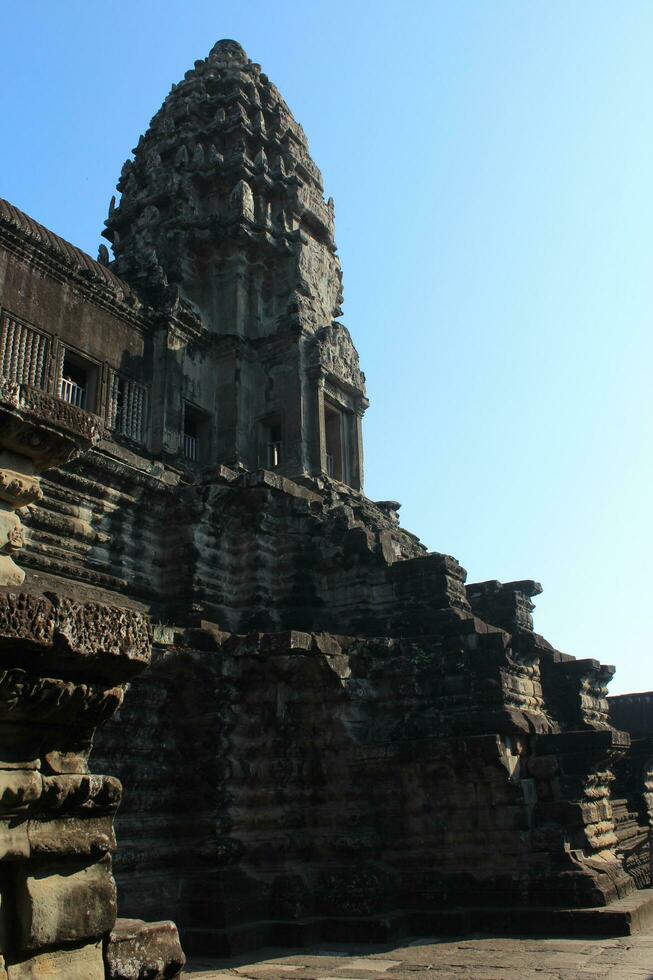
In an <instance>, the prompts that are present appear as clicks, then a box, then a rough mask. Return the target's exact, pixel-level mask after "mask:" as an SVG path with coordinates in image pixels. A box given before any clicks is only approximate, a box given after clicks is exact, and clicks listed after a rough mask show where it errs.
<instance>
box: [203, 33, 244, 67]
mask: <svg viewBox="0 0 653 980" xmlns="http://www.w3.org/2000/svg"><path fill="white" fill-rule="evenodd" d="M209 61H211V62H212V63H213V64H219V65H246V64H247V62H248V61H249V59H248V57H247V55H246V54H245V52H244V50H243V49H242V48H241V46H240V44H239V43H238V41H232V40H231V38H228V37H225V38H222V40H221V41H218V42H217V43H216V44H214V45H213V47H212V48H211V52H210V54H209Z"/></svg>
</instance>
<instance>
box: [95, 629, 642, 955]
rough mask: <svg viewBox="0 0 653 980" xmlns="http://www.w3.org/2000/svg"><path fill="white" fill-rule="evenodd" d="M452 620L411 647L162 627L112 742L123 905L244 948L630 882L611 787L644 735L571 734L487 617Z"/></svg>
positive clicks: (103, 752)
mask: <svg viewBox="0 0 653 980" xmlns="http://www.w3.org/2000/svg"><path fill="white" fill-rule="evenodd" d="M440 621H441V629H440V631H439V634H438V636H437V638H436V637H435V636H430V637H425V638H423V639H420V640H403V641H400V640H388V639H386V640H369V639H363V638H354V637H342V636H339V637H335V636H329V635H326V634H312V635H311V634H305V633H297V632H293V633H289V634H288V633H286V634H252V635H249V636H234V635H229V634H224V633H221V632H219V631H216V630H215V628H212V627H210V626H206V627H205V628H204V629H202V630H198V629H196V630H185V631H173V630H169V631H167V635H166V633H165V632H163V631H160V634H159V636H160V639H161V640H166V641H167V645H166V646H165V647H159V648H158V649H157V650H155V654H154V663H153V668H152V671H151V672H150V673H149V674H148V675H147V677H146V678H143V679H142V680H137V681H135V682H134V684H133V686H132V691H131V693H130V698H129V700H128V701H127V702H126V704H125V706H124V707H123V709H122V711H121V715H120V718H119V720H118V721H117V722H116V723H114V724H111V725H109V726H107V728H106V729H105V731H104V733H103V736H102V738H101V740H100V742H99V745H98V750H97V751H98V752H99V753H100V760H101V765H103V766H105V767H108V766H111V767H113V768H116V767H117V769H118V771H120V773H121V777H122V778H123V780H124V782H125V795H126V799H127V804H126V806H125V809H124V810H123V813H122V815H121V817H120V820H119V824H118V827H119V838H120V842H121V847H120V852H119V855H118V857H117V864H116V868H117V872H116V873H117V877H118V883H119V894H120V898H121V903H122V907H123V908H124V909H125V910H126V911H127V912H130V911H132V910H135V909H140V910H141V911H145V912H146V914H147V915H148V916H151V917H152V916H154V917H158V916H159V915H160V914H161V909H162V908H163V907H165V908H167V909H168V910H169V914H172V915H174V917H175V919H176V921H177V922H178V924H179V925H180V927H181V929H182V933H183V936H184V941H185V943H186V944H187V946H188V948H190V949H196V950H202V949H203V950H215V949H217V948H221V949H224V950H233V949H237V948H239V947H241V946H243V945H252V944H256V943H262V942H267V941H269V940H270V939H271V938H275V937H276V938H277V939H279V938H283V937H286V939H294V940H297V939H301V937H302V936H305V935H311V934H312V933H311V930H313V932H315V930H317V933H318V934H319V933H320V932H321V934H323V935H328V934H332V935H335V934H339V935H340V936H342V935H361V936H362V935H367V936H368V938H371V937H373V936H374V935H375V930H378V929H379V928H380V926H379V921H380V920H381V919H382V918H383V917H384V916H387V915H392V914H395V915H396V914H399V913H400V912H402V911H404V912H405V911H406V910H421V911H423V912H430V913H434V912H435V913H446V912H447V911H448V910H450V909H451V908H452V907H455V906H460V905H469V904H472V905H483V904H488V905H495V906H496V905H502V906H510V905H514V906H519V905H524V904H530V905H533V906H538V905H560V904H563V905H564V904H566V905H572V906H573V905H581V906H590V905H600V904H605V903H606V902H609V901H611V900H612V899H614V898H616V897H618V896H622V895H625V894H628V892H629V891H631V890H632V888H633V887H634V884H633V880H632V879H631V878H630V877H629V876H628V875H627V874H626V873H625V871H624V870H623V867H622V864H621V861H620V859H619V857H618V856H617V855H616V853H615V849H616V847H617V835H616V833H615V819H614V814H613V800H612V799H611V796H610V783H611V781H612V778H613V777H612V774H611V766H612V764H613V762H614V760H615V759H616V758H618V756H619V755H620V754H621V753H622V752H623V751H624V750H625V749H626V747H627V744H628V739H627V737H625V736H619V735H618V734H615V733H613V732H612V731H603V730H595V729H592V728H591V727H589V726H588V727H587V729H586V731H585V732H569V733H565V732H564V731H563V732H561V731H560V725H559V724H557V723H556V722H555V721H553V720H552V719H550V718H549V717H548V715H547V711H546V707H547V705H546V694H545V692H543V690H542V684H541V673H540V670H539V664H538V663H537V662H534V661H532V660H529V661H528V662H527V663H524V662H523V661H522V660H521V658H520V657H519V656H518V655H516V654H515V653H514V651H511V649H510V644H509V640H508V637H507V635H506V634H505V633H503V632H502V631H499V630H496V629H492V628H488V627H487V626H484V625H483V624H482V623H480V622H479V621H478V620H474V619H473V617H471V616H469V615H468V616H467V617H466V618H465V617H463V618H462V620H461V618H460V617H459V616H456V615H454V614H448V615H445V614H441V617H440ZM508 705H510V707H508ZM171 718H175V719H177V721H176V723H175V724H174V725H170V723H169V720H170V719H171ZM489 732H492V734H489ZM191 755H192V758H193V759H194V764H193V765H192V766H189V765H188V764H187V763H186V762H185V760H187V759H188V758H189V756H191ZM189 800H193V819H192V820H189V818H188V801H189ZM631 825H633V822H632V821H631Z"/></svg>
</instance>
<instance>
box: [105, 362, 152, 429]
mask: <svg viewBox="0 0 653 980" xmlns="http://www.w3.org/2000/svg"><path fill="white" fill-rule="evenodd" d="M145 408H146V389H145V387H144V385H141V384H138V382H136V381H131V380H130V379H129V378H124V377H122V375H120V374H117V372H116V371H112V372H111V375H110V379H109V413H108V415H109V418H108V421H109V428H110V429H112V431H113V432H115V433H117V434H118V435H121V436H125V437H126V438H127V439H132V440H133V441H134V442H143V441H144V435H145Z"/></svg>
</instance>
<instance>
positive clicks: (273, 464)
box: [263, 418, 283, 470]
mask: <svg viewBox="0 0 653 980" xmlns="http://www.w3.org/2000/svg"><path fill="white" fill-rule="evenodd" d="M263 436H264V442H265V465H266V466H267V467H268V469H270V470H274V469H276V468H277V466H281V461H282V448H283V445H282V438H281V420H280V419H278V418H274V419H268V420H267V421H266V422H265V423H264V425H263Z"/></svg>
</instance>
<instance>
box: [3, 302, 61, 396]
mask: <svg viewBox="0 0 653 980" xmlns="http://www.w3.org/2000/svg"><path fill="white" fill-rule="evenodd" d="M49 351H50V341H49V338H48V337H46V336H44V334H42V333H39V332H38V330H34V329H33V328H32V327H28V326H26V325H25V324H24V323H20V322H19V321H18V320H14V319H13V318H12V317H10V316H7V315H5V316H3V317H2V323H1V326H0V375H2V377H4V378H10V379H11V380H12V381H19V382H20V383H21V384H26V385H32V387H34V388H45V387H46V378H47V362H48V355H49Z"/></svg>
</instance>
